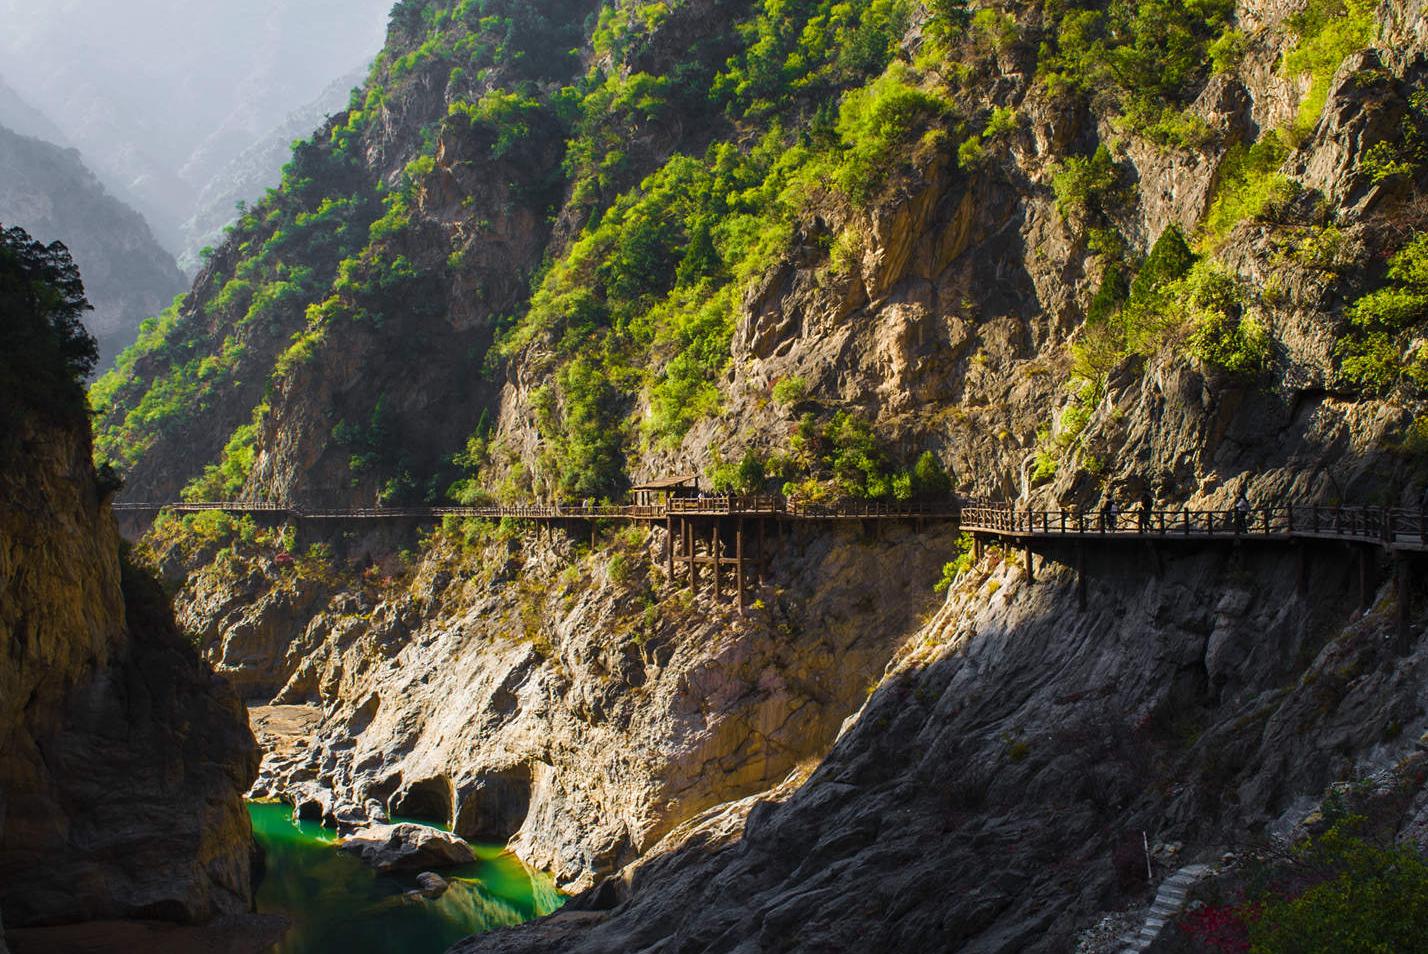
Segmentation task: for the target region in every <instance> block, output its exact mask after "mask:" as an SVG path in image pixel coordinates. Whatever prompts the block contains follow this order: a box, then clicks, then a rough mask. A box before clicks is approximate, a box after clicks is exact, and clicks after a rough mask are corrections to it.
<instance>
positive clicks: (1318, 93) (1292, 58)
mask: <svg viewBox="0 0 1428 954" xmlns="http://www.w3.org/2000/svg"><path fill="white" fill-rule="evenodd" d="M1377 8H1378V3H1377V2H1376V0H1309V2H1308V3H1307V4H1305V6H1304V9H1303V10H1301V11H1299V12H1298V13H1296V14H1295V15H1294V16H1292V17H1290V19H1289V27H1290V29H1292V30H1293V31H1294V34H1295V36H1296V38H1297V40H1298V42H1297V43H1296V44H1295V46H1294V49H1292V50H1290V51H1289V53H1288V54H1287V55H1286V56H1285V57H1284V72H1285V73H1286V74H1288V75H1290V76H1304V75H1308V77H1309V91H1308V93H1306V94H1305V96H1304V98H1303V99H1302V100H1301V101H1300V103H1299V115H1298V118H1297V120H1296V122H1295V126H1296V128H1297V129H1299V130H1301V131H1303V130H1308V129H1311V128H1313V126H1314V124H1315V123H1317V122H1318V121H1319V114H1320V113H1322V112H1323V111H1324V104H1325V103H1326V102H1328V99H1329V84H1330V83H1331V82H1332V81H1333V79H1334V74H1335V73H1336V72H1337V71H1338V69H1339V66H1340V65H1341V64H1342V63H1343V62H1344V60H1345V59H1347V58H1348V57H1349V56H1351V55H1352V54H1354V53H1357V52H1358V51H1359V50H1362V49H1363V48H1364V47H1365V46H1367V45H1368V44H1369V41H1370V40H1371V39H1372V38H1373V34H1374V32H1375V30H1376V29H1377V23H1376V21H1375V19H1374V11H1375V10H1376V9H1377Z"/></svg>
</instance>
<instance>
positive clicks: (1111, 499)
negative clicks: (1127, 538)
mask: <svg viewBox="0 0 1428 954" xmlns="http://www.w3.org/2000/svg"><path fill="white" fill-rule="evenodd" d="M1118 513H1120V508H1119V507H1117V506H1116V498H1115V496H1114V495H1113V494H1107V495H1106V500H1105V502H1104V503H1102V504H1101V532H1102V533H1111V532H1114V531H1115V529H1116V514H1118Z"/></svg>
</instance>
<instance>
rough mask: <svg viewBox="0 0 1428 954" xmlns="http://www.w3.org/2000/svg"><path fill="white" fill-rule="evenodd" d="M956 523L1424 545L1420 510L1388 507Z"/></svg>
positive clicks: (978, 518)
mask: <svg viewBox="0 0 1428 954" xmlns="http://www.w3.org/2000/svg"><path fill="white" fill-rule="evenodd" d="M961 528H962V529H963V530H965V531H969V532H973V533H977V532H980V533H991V534H997V535H1004V536H1017V537H1073V536H1074V537H1082V538H1084V537H1147V536H1148V537H1157V538H1166V539H1175V538H1200V539H1203V538H1223V537H1259V538H1265V539H1272V538H1280V539H1291V538H1296V537H1299V538H1318V539H1330V540H1347V541H1358V542H1380V543H1387V544H1394V543H1397V544H1413V543H1416V544H1420V545H1428V519H1425V513H1424V512H1423V511H1421V510H1414V509H1407V508H1390V507H1316V506H1287V507H1252V508H1250V509H1249V510H1247V511H1243V512H1241V511H1239V510H1233V509H1231V510H1189V509H1182V510H1149V511H1146V510H1141V509H1139V508H1137V509H1134V510H1129V511H1121V512H1120V513H1118V514H1109V513H1105V512H1103V511H1087V510H1018V509H1015V508H1012V507H964V508H963V509H962V516H961Z"/></svg>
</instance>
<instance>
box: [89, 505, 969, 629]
mask: <svg viewBox="0 0 1428 954" xmlns="http://www.w3.org/2000/svg"><path fill="white" fill-rule="evenodd" d="M113 507H114V511H115V513H118V514H125V515H132V516H135V517H140V518H144V517H148V518H153V517H156V516H158V515H159V514H160V513H165V512H166V513H173V514H195V513H205V512H212V511H221V512H223V513H231V514H239V515H252V516H255V517H262V518H265V519H269V520H279V521H288V520H291V521H297V522H302V521H308V522H312V521H319V522H322V521H342V522H347V521H375V520H386V521H409V522H423V521H431V520H441V519H444V518H446V517H457V518H462V519H479V520H521V521H531V522H534V523H537V524H540V525H544V526H547V527H564V528H566V529H573V528H575V527H587V528H588V530H589V533H590V541H591V544H592V545H593V544H594V542H595V535H596V532H597V530H598V528H599V526H600V525H601V524H608V523H633V524H643V525H646V526H650V527H655V526H663V527H664V530H665V535H664V545H663V553H662V554H661V562H662V563H664V564H665V566H666V570H667V573H668V576H669V579H670V580H671V581H672V582H679V581H681V580H684V579H687V580H688V581H689V586H690V588H691V589H692V590H694V591H695V592H698V591H699V589H700V586H701V581H702V578H703V577H704V576H705V574H706V573H707V575H708V578H709V583H710V588H711V591H712V592H713V594H714V596H715V598H716V599H719V598H722V597H723V596H724V595H725V594H726V593H727V594H729V595H731V596H734V597H735V598H737V600H738V602H739V605H740V606H743V605H744V604H745V602H746V598H747V593H748V589H749V584H750V581H751V579H753V578H757V579H759V580H760V581H762V580H763V578H764V576H765V574H766V573H767V571H768V569H769V566H770V562H771V559H772V558H771V555H770V549H769V545H768V537H769V529H770V526H772V527H773V528H774V529H775V531H776V532H777V533H778V534H779V535H780V536H782V533H783V529H784V528H785V527H786V526H789V525H795V526H796V525H799V524H806V523H813V522H819V523H823V522H852V521H858V522H860V523H862V522H865V521H866V522H871V524H872V525H873V526H875V527H876V526H877V525H879V524H880V523H883V522H888V521H900V520H901V521H915V522H918V523H921V522H923V521H930V520H936V521H948V522H955V521H956V520H957V516H958V513H959V510H960V508H959V506H958V504H957V502H956V501H955V500H945V501H941V502H936V503H927V502H918V501H906V502H901V503H891V504H884V503H847V504H840V505H838V506H822V505H812V504H801V503H798V502H796V501H790V500H787V499H786V498H784V497H780V496H775V495H769V494H761V495H747V496H741V495H730V494H725V495H718V496H691V497H677V496H672V497H669V498H667V499H665V500H663V501H661V502H659V503H657V504H653V505H651V504H593V503H592V504H584V505H578V506H569V505H557V504H527V505H514V506H491V507H372V508H362V509H320V508H306V507H298V506H295V505H290V504H271V503H259V502H249V501H220V502H212V503H188V502H177V503H116V504H114V505H113ZM582 532H583V531H582Z"/></svg>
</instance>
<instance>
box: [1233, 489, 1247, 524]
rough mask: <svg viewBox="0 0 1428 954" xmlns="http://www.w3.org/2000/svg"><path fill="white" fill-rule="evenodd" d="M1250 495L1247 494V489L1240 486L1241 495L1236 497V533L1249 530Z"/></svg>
mask: <svg viewBox="0 0 1428 954" xmlns="http://www.w3.org/2000/svg"><path fill="white" fill-rule="evenodd" d="M1249 514H1250V502H1249V497H1247V496H1245V490H1244V488H1243V487H1241V488H1240V495H1239V496H1238V497H1236V498H1235V533H1248V532H1249Z"/></svg>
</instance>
